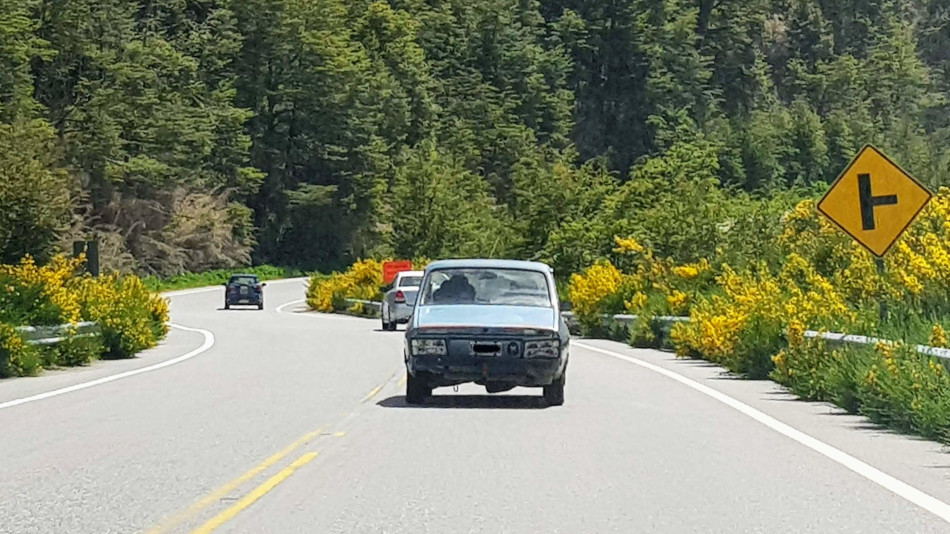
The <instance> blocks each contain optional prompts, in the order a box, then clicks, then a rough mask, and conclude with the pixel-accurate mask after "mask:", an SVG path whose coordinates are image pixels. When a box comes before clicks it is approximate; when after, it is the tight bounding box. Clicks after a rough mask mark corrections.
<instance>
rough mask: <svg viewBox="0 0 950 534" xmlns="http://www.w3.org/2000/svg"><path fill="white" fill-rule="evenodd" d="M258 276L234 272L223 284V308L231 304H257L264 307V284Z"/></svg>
mask: <svg viewBox="0 0 950 534" xmlns="http://www.w3.org/2000/svg"><path fill="white" fill-rule="evenodd" d="M266 285H267V284H262V283H261V280H260V278H258V277H256V276H254V275H253V274H235V275H233V276H232V277H231V279H230V280H228V283H226V284H224V286H225V288H226V289H225V292H224V309H226V310H230V309H231V306H232V305H243V306H257V309H259V310H263V309H264V286H266Z"/></svg>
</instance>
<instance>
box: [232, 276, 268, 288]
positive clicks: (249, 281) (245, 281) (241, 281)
mask: <svg viewBox="0 0 950 534" xmlns="http://www.w3.org/2000/svg"><path fill="white" fill-rule="evenodd" d="M228 283H229V284H231V285H233V286H256V285H257V284H258V283H260V282H259V281H258V279H257V277H255V276H232V277H231V281H230V282H228Z"/></svg>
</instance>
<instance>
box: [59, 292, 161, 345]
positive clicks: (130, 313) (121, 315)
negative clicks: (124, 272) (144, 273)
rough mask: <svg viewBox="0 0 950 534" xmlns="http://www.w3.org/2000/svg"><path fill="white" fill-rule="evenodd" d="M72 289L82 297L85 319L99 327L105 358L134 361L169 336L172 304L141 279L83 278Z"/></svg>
mask: <svg viewBox="0 0 950 534" xmlns="http://www.w3.org/2000/svg"><path fill="white" fill-rule="evenodd" d="M72 288H73V289H74V290H75V291H76V293H77V294H78V295H79V300H80V302H81V305H82V313H83V317H84V318H85V319H86V320H89V321H95V322H97V323H99V327H100V329H101V330H102V339H103V342H104V344H105V351H106V352H105V354H104V356H105V357H108V358H130V357H132V356H134V355H135V354H136V353H138V352H140V351H142V350H145V349H147V348H151V347H154V346H155V344H156V343H158V341H159V340H160V339H161V338H163V337H164V336H165V335H166V334H167V333H168V325H167V323H168V319H169V310H168V302H167V301H166V300H165V299H164V298H162V297H161V296H159V295H157V294H154V293H152V292H151V291H149V290H148V288H147V287H146V286H145V284H144V283H143V282H142V279H141V278H139V277H137V276H121V275H119V274H117V273H113V274H107V275H103V276H100V277H98V278H92V277H89V276H83V277H81V278H77V279H75V280H74V282H73V284H72Z"/></svg>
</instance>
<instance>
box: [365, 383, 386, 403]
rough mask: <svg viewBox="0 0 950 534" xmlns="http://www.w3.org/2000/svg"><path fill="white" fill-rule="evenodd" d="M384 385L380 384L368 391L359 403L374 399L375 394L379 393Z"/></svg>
mask: <svg viewBox="0 0 950 534" xmlns="http://www.w3.org/2000/svg"><path fill="white" fill-rule="evenodd" d="M384 385H385V384H380V385H378V386H376V387H375V388H373V391H370V392H369V394H368V395H366V396H365V397H363V400H361V401H360V402H366V401H368V400H370V399H372V398H373V397H375V396H376V394H377V393H379V392H380V390H382V389H383V386H384Z"/></svg>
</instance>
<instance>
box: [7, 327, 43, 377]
mask: <svg viewBox="0 0 950 534" xmlns="http://www.w3.org/2000/svg"><path fill="white" fill-rule="evenodd" d="M42 363H43V362H42V359H41V357H40V354H39V352H38V351H37V350H36V349H35V348H34V347H32V346H30V345H28V344H27V343H26V342H25V341H24V340H23V337H22V336H21V335H20V334H19V333H18V332H17V331H16V329H15V328H14V327H13V326H12V325H10V324H7V323H2V322H0V378H6V377H10V376H33V375H35V374H36V373H37V372H38V371H39V370H40V369H41V368H42Z"/></svg>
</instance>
